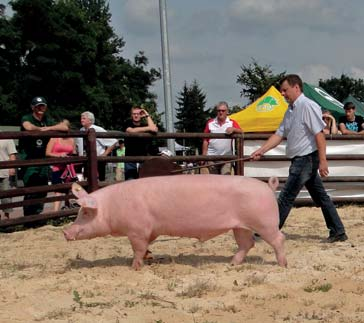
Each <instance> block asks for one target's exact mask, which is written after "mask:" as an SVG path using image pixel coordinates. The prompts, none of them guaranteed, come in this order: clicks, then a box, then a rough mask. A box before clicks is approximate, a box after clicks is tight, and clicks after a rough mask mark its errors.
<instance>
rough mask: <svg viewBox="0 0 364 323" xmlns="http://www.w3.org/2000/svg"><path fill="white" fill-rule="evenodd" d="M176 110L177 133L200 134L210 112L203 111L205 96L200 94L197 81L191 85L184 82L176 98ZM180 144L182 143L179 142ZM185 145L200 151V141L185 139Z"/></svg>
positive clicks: (200, 90)
mask: <svg viewBox="0 0 364 323" xmlns="http://www.w3.org/2000/svg"><path fill="white" fill-rule="evenodd" d="M177 104H178V108H177V109H176V112H177V113H176V118H177V120H178V121H177V122H176V123H175V127H176V129H177V131H178V132H202V131H203V129H204V127H205V124H206V121H207V119H209V115H210V111H209V110H205V106H206V94H205V93H203V92H202V89H201V88H200V86H199V84H198V83H197V81H196V80H195V81H193V83H192V84H191V85H188V84H187V83H186V82H185V84H184V86H183V89H182V91H181V92H180V93H179V94H178V97H177ZM180 143H181V144H182V142H180ZM185 145H187V146H190V147H193V148H198V149H199V150H200V151H201V145H202V142H201V139H186V140H185Z"/></svg>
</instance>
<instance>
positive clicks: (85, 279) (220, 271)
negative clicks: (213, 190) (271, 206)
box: [0, 206, 364, 323]
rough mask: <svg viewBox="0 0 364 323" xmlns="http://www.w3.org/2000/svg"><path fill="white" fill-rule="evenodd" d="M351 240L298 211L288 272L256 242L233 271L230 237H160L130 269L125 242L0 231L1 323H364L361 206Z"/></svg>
mask: <svg viewBox="0 0 364 323" xmlns="http://www.w3.org/2000/svg"><path fill="white" fill-rule="evenodd" d="M339 211H340V214H341V216H342V218H343V221H344V223H345V225H346V228H347V233H348V235H349V238H350V239H349V241H346V242H340V243H336V244H327V243H324V242H323V239H324V238H326V236H327V230H326V228H325V226H324V223H323V218H322V216H321V213H320V210H318V209H315V208H299V209H294V210H293V211H292V214H291V215H290V217H289V219H288V221H287V224H286V226H285V228H284V230H283V231H284V232H285V234H286V237H287V241H286V245H285V246H286V254H287V259H288V262H289V265H288V268H287V269H284V268H280V267H278V266H277V264H276V260H275V257H274V253H273V251H272V249H271V248H270V247H269V246H268V245H267V244H266V243H265V242H264V241H258V242H257V243H256V245H255V247H254V248H253V249H252V250H251V251H250V253H249V255H248V257H247V259H246V262H245V263H244V264H242V265H239V266H235V267H232V266H230V265H229V261H230V259H231V256H232V254H233V252H234V250H235V249H236V246H235V242H234V240H233V238H232V234H231V233H226V234H224V235H221V236H219V237H216V238H214V239H212V240H209V241H207V242H204V243H200V242H198V241H196V240H193V239H186V238H171V237H166V236H162V237H159V238H158V240H157V241H156V242H155V243H154V244H153V245H152V246H151V250H152V251H153V253H154V256H155V258H156V259H155V260H154V262H153V263H151V264H149V265H146V266H144V267H143V269H142V270H141V271H138V272H136V271H133V270H131V269H130V264H131V260H132V251H131V247H130V245H129V242H128V240H127V239H126V238H124V237H121V238H113V237H106V238H97V239H94V240H89V241H77V242H69V243H67V242H66V241H65V240H64V238H63V235H62V227H53V226H44V227H42V228H38V229H30V230H27V231H20V232H14V233H1V234H0V245H1V257H0V322H77V323H78V322H115V323H116V322H138V323H139V322H147V323H167V322H168V323H169V322H191V323H233V322H234V323H237V322H259V323H261V322H343V323H348V322H364V247H363V242H364V235H363V228H364V225H363V220H364V213H363V209H362V207H358V206H350V207H343V208H340V209H339Z"/></svg>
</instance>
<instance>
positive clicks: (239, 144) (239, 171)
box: [236, 138, 244, 176]
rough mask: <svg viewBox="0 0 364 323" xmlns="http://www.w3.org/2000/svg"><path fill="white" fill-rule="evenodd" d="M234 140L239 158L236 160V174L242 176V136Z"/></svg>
mask: <svg viewBox="0 0 364 323" xmlns="http://www.w3.org/2000/svg"><path fill="white" fill-rule="evenodd" d="M236 140H237V142H236V150H237V158H241V160H239V161H238V162H237V167H236V175H239V176H244V161H243V160H242V159H243V158H244V138H236Z"/></svg>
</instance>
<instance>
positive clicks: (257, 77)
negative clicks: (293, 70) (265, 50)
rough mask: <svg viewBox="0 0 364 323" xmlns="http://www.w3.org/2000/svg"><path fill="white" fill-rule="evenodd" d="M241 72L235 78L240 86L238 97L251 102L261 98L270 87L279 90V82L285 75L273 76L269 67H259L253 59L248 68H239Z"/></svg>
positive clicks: (244, 66) (283, 73)
mask: <svg viewBox="0 0 364 323" xmlns="http://www.w3.org/2000/svg"><path fill="white" fill-rule="evenodd" d="M241 71H242V72H241V73H240V74H239V75H238V76H237V83H238V84H240V85H241V86H242V90H241V91H240V96H242V97H243V96H244V97H246V98H248V99H249V100H250V101H251V102H254V101H255V100H257V99H258V98H259V97H260V96H262V95H263V94H264V93H265V92H266V91H267V90H268V89H269V88H270V87H271V86H272V85H274V86H276V87H278V88H279V81H280V80H281V79H282V78H283V77H284V76H285V73H286V72H282V73H279V74H274V73H273V71H272V69H271V66H270V65H265V66H260V65H259V64H258V62H257V61H256V60H255V59H254V58H253V59H252V63H250V64H249V65H248V66H246V65H243V66H241Z"/></svg>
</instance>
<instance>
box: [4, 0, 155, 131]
mask: <svg viewBox="0 0 364 323" xmlns="http://www.w3.org/2000/svg"><path fill="white" fill-rule="evenodd" d="M11 5H12V7H13V11H14V15H13V17H12V18H11V19H10V20H9V23H10V25H11V26H12V28H14V29H15V30H16V31H17V33H18V35H19V36H18V37H19V41H18V43H19V47H20V54H19V55H18V56H17V59H18V60H19V61H20V62H21V68H20V70H19V71H18V73H17V75H16V84H15V87H14V88H13V92H14V93H16V94H17V95H16V97H15V99H14V101H15V105H16V106H17V116H15V117H14V116H12V119H11V120H7V121H8V122H11V123H14V122H15V124H18V123H19V118H20V116H21V115H22V114H24V113H25V112H28V111H29V101H30V99H31V98H32V97H33V96H35V95H42V96H45V97H46V98H47V99H48V102H49V106H50V111H49V112H50V113H51V114H53V115H54V116H55V117H59V118H64V117H67V118H68V119H70V120H71V121H73V122H75V123H76V124H77V125H78V124H79V115H80V113H81V112H83V111H85V110H89V111H92V112H93V113H94V114H95V116H96V118H97V121H96V122H97V123H98V124H100V125H102V126H104V127H106V128H107V129H118V130H120V129H121V126H122V123H123V122H124V120H125V118H127V117H128V116H129V111H130V108H131V106H132V105H134V104H140V103H144V102H147V103H150V104H151V105H153V104H154V106H155V95H154V94H153V93H150V91H149V88H150V87H151V86H152V85H153V83H154V82H155V81H156V80H157V79H159V78H160V72H159V70H156V69H151V70H150V71H149V70H147V68H146V66H147V63H148V60H147V58H146V57H145V56H144V54H143V53H142V52H140V53H138V54H137V55H136V56H135V60H134V62H131V61H130V60H127V59H124V58H122V57H121V51H122V48H123V47H124V46H125V43H124V41H123V39H122V38H119V37H117V36H116V35H115V34H114V32H113V29H112V28H111V26H110V19H111V14H110V12H109V6H108V4H107V1H105V0H58V1H56V0H31V1H30V0H14V1H12V2H11Z"/></svg>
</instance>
